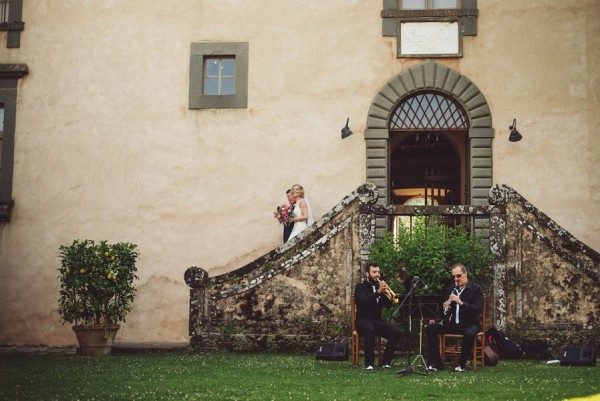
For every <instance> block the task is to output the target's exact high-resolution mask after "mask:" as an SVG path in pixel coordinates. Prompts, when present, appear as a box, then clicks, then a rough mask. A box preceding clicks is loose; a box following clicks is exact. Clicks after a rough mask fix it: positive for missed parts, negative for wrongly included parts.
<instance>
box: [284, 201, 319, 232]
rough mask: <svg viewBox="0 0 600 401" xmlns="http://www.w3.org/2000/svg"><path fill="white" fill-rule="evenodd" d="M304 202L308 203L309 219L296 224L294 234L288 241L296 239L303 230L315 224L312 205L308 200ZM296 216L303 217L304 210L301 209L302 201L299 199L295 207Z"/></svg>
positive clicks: (293, 229)
mask: <svg viewBox="0 0 600 401" xmlns="http://www.w3.org/2000/svg"><path fill="white" fill-rule="evenodd" d="M304 202H306V211H307V212H308V219H307V220H302V221H296V222H294V228H292V232H291V234H290V238H289V239H288V241H289V240H291V239H292V238H294V237H295V236H296V235H298V234H300V233H301V232H302V230H304V229H305V228H306V227H308V226H310V225H311V224H312V223H314V222H315V220H314V218H313V214H312V208H311V207H310V203H309V202H308V200H307V199H304ZM294 216H302V209H301V208H300V199H298V201H297V202H296V205H295V206H294Z"/></svg>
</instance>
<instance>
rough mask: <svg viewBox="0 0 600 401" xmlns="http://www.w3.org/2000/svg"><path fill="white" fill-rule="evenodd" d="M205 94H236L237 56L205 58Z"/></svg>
mask: <svg viewBox="0 0 600 401" xmlns="http://www.w3.org/2000/svg"><path fill="white" fill-rule="evenodd" d="M204 94H205V95H208V96H222V95H233V94H235V58H234V57H227V58H221V57H219V58H217V57H207V58H206V59H205V60H204Z"/></svg>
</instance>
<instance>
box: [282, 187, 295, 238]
mask: <svg viewBox="0 0 600 401" xmlns="http://www.w3.org/2000/svg"><path fill="white" fill-rule="evenodd" d="M285 196H287V200H288V203H289V204H290V208H291V210H294V204H295V203H296V198H295V197H294V194H292V190H291V189H288V190H287V191H285ZM293 229H294V222H293V221H290V222H288V223H285V224H284V225H283V242H284V243H285V242H287V241H288V239H289V238H290V234H291V233H292V230H293Z"/></svg>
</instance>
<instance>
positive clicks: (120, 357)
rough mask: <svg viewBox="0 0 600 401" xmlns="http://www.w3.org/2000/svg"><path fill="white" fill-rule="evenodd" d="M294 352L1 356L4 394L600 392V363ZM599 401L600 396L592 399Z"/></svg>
mask: <svg viewBox="0 0 600 401" xmlns="http://www.w3.org/2000/svg"><path fill="white" fill-rule="evenodd" d="M405 365H406V360H405V358H400V359H397V360H395V367H394V368H393V369H391V370H381V369H378V370H376V371H374V372H365V371H364V370H363V369H361V368H355V367H354V366H353V365H352V364H351V363H350V362H346V361H344V362H330V361H320V360H316V359H315V358H314V356H313V355H288V354H267V353H264V354H220V353H215V354H196V353H172V354H162V355H156V354H154V355H153V354H146V355H141V354H114V355H112V356H109V357H84V356H78V355H60V354H58V355H57V354H51V355H23V354H15V355H0V399H2V400H216V401H224V400H260V401H265V400H327V401H332V400H377V401H380V400H381V401H385V400H459V399H460V400H563V399H568V398H572V397H586V396H590V395H594V394H595V395H597V394H598V393H600V370H598V369H597V368H596V367H574V366H558V365H546V364H545V363H544V362H541V361H532V360H528V361H526V360H519V361H504V360H502V361H500V363H499V364H498V366H495V367H487V368H485V369H478V370H477V372H472V371H469V372H464V373H455V372H451V371H448V370H446V371H441V372H435V373H432V374H430V375H429V376H420V375H416V374H411V375H408V376H403V377H401V376H400V375H398V374H397V373H396V372H397V371H398V370H401V369H402V368H404V367H405ZM592 398H593V399H600V396H598V397H592Z"/></svg>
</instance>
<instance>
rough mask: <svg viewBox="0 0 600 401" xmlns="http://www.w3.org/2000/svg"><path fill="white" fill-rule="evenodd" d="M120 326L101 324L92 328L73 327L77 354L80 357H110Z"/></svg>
mask: <svg viewBox="0 0 600 401" xmlns="http://www.w3.org/2000/svg"><path fill="white" fill-rule="evenodd" d="M120 327H121V326H119V325H118V324H109V325H108V326H106V327H103V326H102V325H101V324H95V325H92V326H73V331H74V332H75V334H76V335H77V341H79V353H80V354H82V355H110V352H111V351H112V346H113V343H114V342H115V336H116V335H117V330H119V328H120Z"/></svg>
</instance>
